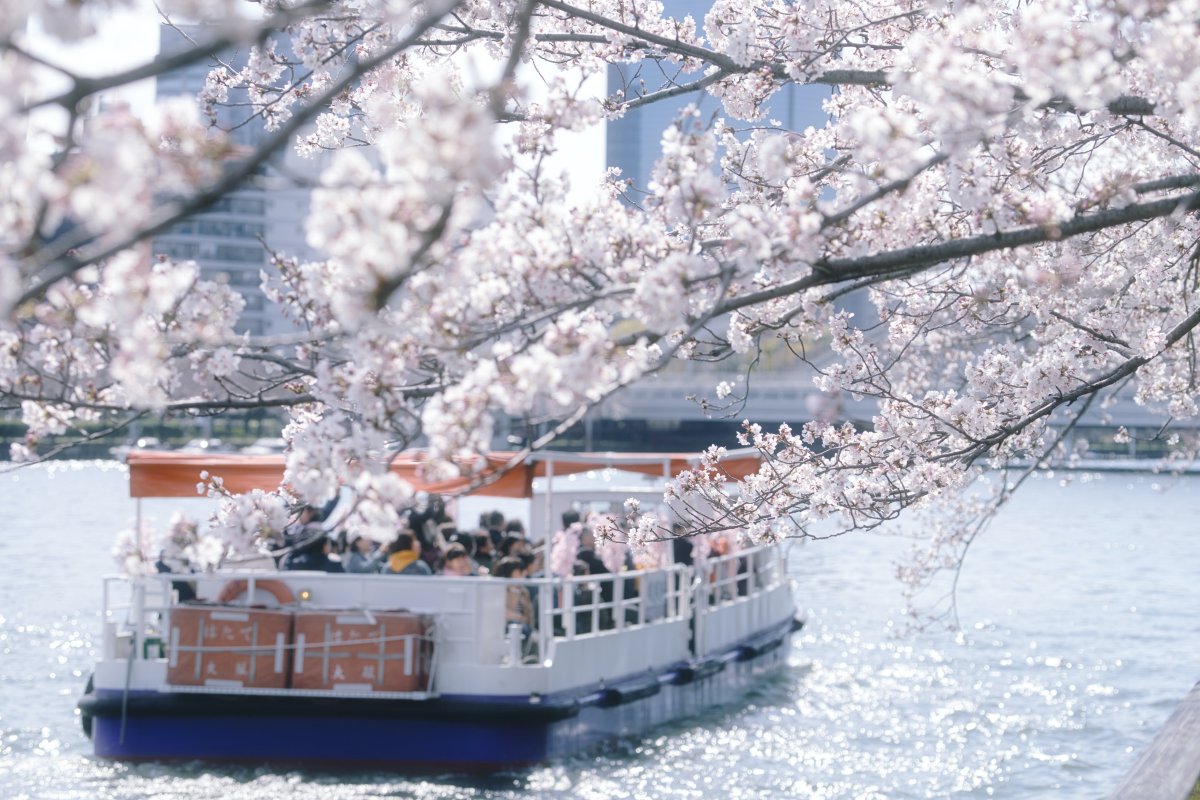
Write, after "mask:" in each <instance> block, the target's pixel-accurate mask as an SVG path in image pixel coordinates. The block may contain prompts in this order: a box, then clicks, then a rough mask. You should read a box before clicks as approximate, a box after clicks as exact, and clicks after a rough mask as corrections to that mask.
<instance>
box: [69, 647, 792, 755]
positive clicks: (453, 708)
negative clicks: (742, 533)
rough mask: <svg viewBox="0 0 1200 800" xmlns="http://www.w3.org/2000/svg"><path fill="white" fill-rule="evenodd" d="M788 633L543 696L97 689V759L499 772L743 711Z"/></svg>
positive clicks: (776, 665)
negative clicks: (719, 712)
mask: <svg viewBox="0 0 1200 800" xmlns="http://www.w3.org/2000/svg"><path fill="white" fill-rule="evenodd" d="M793 627H794V626H793V625H791V624H788V625H785V626H782V627H780V628H778V629H776V630H773V631H769V632H767V633H765V634H760V635H759V636H757V637H755V638H754V639H753V640H748V641H747V642H744V643H742V644H740V645H738V646H736V647H733V648H730V649H729V650H727V651H725V652H723V653H721V654H720V655H717V656H714V657H710V658H707V659H704V660H703V661H699V662H687V663H681V664H676V665H673V666H672V667H670V668H669V669H665V670H663V671H661V672H658V673H655V674H647V675H639V676H633V677H629V678H627V679H625V680H623V681H618V682H616V683H613V684H611V685H603V686H590V687H583V688H580V689H579V690H577V691H574V692H566V693H561V694H559V695H555V696H548V697H526V698H505V697H494V696H482V695H480V696H459V697H439V698H434V699H429V700H387V699H370V698H365V699H364V698H353V699H351V698H345V699H343V698H329V697H296V696H279V695H266V696H259V695H255V696H246V695H211V694H209V695H206V694H183V693H171V692H140V693H130V694H128V695H125V694H124V693H122V692H114V691H107V692H92V693H90V694H88V695H86V696H85V697H84V698H83V699H82V700H81V701H80V708H81V711H82V713H83V714H84V715H85V717H87V718H88V719H89V721H90V723H91V728H92V737H93V740H94V747H95V753H96V755H97V756H100V757H104V758H112V759H118V760H127V761H140V760H153V761H192V760H200V761H218V762H237V763H252V764H270V765H276V766H303V767H320V768H337V769H362V768H385V769H398V770H403V771H405V772H494V771H498V770H503V769H511V768H519V767H522V766H529V765H532V764H536V763H538V762H542V761H545V760H547V759H552V758H558V757H563V756H568V755H572V754H575V753H580V752H584V751H587V750H590V749H593V748H595V747H597V746H599V745H601V744H603V743H604V742H606V741H611V740H612V739H614V738H618V737H625V736H636V735H639V734H642V733H644V732H646V731H648V730H650V729H651V728H653V727H655V726H657V725H661V724H663V723H665V722H670V721H674V720H680V719H686V718H688V717H691V716H695V715H697V714H700V713H702V712H704V711H707V710H710V709H712V708H714V707H719V706H721V705H723V704H726V703H732V702H736V701H737V700H738V699H740V698H741V697H742V696H743V695H744V694H745V692H746V691H747V690H749V689H750V688H752V687H753V686H754V685H755V684H757V683H759V682H761V681H762V679H763V678H764V677H766V676H768V675H770V674H772V673H775V672H778V671H780V670H781V669H782V668H783V667H784V666H785V664H786V654H787V653H788V652H789V650H790V647H789V644H790V639H791V634H792V630H793Z"/></svg>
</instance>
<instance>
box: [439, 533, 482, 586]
mask: <svg viewBox="0 0 1200 800" xmlns="http://www.w3.org/2000/svg"><path fill="white" fill-rule="evenodd" d="M473 567H474V565H473V564H472V563H471V557H470V556H469V555H468V554H467V548H465V547H463V546H462V545H461V544H459V543H458V542H455V543H454V544H452V545H450V546H449V547H447V548H446V555H445V557H444V559H443V561H442V568H441V570H440V571H439V572H438V574H439V575H447V576H449V577H452V578H466V577H469V576H471V575H474V574H475V570H474V569H473Z"/></svg>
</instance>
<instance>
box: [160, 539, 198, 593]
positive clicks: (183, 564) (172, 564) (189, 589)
mask: <svg viewBox="0 0 1200 800" xmlns="http://www.w3.org/2000/svg"><path fill="white" fill-rule="evenodd" d="M154 569H155V571H156V572H158V573H159V574H160V575H171V574H179V573H190V572H194V571H195V570H193V569H192V568H191V565H189V564H188V562H187V560H186V559H183V558H180V559H168V558H167V555H166V553H165V552H164V551H159V554H158V560H157V561H155V562H154ZM171 588H172V589H174V590H175V592H176V597H177V598H178V600H179V602H180V603H190V602H191V601H193V600H195V599H196V584H194V583H192V582H191V581H171Z"/></svg>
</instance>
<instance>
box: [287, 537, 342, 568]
mask: <svg viewBox="0 0 1200 800" xmlns="http://www.w3.org/2000/svg"><path fill="white" fill-rule="evenodd" d="M331 548H332V543H331V542H330V541H329V537H328V536H325V535H323V534H322V535H320V536H318V537H316V538H315V539H310V540H309V541H307V542H301V543H300V544H299V545H297V546H296V547H295V548H293V549H292V552H290V553H288V554H287V556H285V557H284V559H283V564H282V567H283V569H287V570H308V571H311V572H345V570H344V569H342V565H341V564H340V563H339V562H337V561H334V560H333V559H332V558H330V557H329V551H330V549H331Z"/></svg>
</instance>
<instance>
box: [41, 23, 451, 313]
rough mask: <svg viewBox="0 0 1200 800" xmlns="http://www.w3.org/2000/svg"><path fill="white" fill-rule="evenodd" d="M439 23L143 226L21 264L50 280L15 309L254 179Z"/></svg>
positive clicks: (371, 62) (370, 62)
mask: <svg viewBox="0 0 1200 800" xmlns="http://www.w3.org/2000/svg"><path fill="white" fill-rule="evenodd" d="M461 2H462V0H457V2H455V3H454V4H452V5H451V6H450V8H448V9H446V11H444V12H443V16H444V15H445V14H448V13H449V12H450V11H451V10H452V9H453V8H454V7H455V6H457V5H458V4H459V3H461ZM440 18H441V17H440V16H434V15H431V16H429V17H427V18H425V19H422V20H421V21H420V22H418V23H416V24H415V26H414V27H413V30H412V31H410V32H409V34H408V35H407V36H405V37H403V38H401V39H399V40H398V41H397V42H396V43H394V44H393V45H392V46H390V47H388V48H385V49H384V50H383V51H382V52H380V53H378V54H377V55H375V56H372V57H371V58H366V59H363V60H361V61H359V62H356V63H355V64H354V66H353V67H352V68H351V69H349V70H347V73H346V74H345V75H344V76H343V77H341V78H340V79H339V80H336V81H334V82H333V83H332V84H331V85H330V87H329V88H328V89H326V90H325V91H324V92H322V93H321V95H320V96H318V97H316V98H314V99H313V101H312V102H311V103H310V104H309V105H307V106H304V107H302V108H301V109H300V110H298V111H297V112H296V113H295V114H294V115H293V116H292V117H291V118H290V119H289V120H288V121H287V122H285V123H283V124H282V125H281V126H280V127H279V129H278V130H276V131H275V133H274V134H273V135H271V136H270V137H269V138H268V139H267V140H266V141H265V142H263V144H261V145H259V146H258V147H257V148H256V149H255V151H254V153H253V154H251V155H250V157H249V158H247V159H245V160H243V161H239V162H237V164H235V165H233V166H232V167H231V168H230V169H229V170H228V171H227V172H226V173H225V175H224V177H222V178H221V179H220V180H219V181H217V182H215V183H213V184H211V185H210V186H208V187H205V188H204V189H202V190H200V191H199V192H197V193H195V194H193V195H192V196H191V197H190V198H188V199H187V200H184V201H180V202H176V203H171V204H167V205H166V206H165V207H164V208H163V209H162V210H160V211H158V212H157V213H155V214H152V215H151V216H150V218H149V219H148V220H146V221H145V222H144V223H142V224H141V225H140V226H139V227H138V229H137V230H135V231H133V232H132V233H129V234H127V235H125V236H122V237H119V238H118V240H117V241H115V242H112V243H108V244H100V245H98V246H95V247H92V248H87V247H84V246H83V241H81V239H82V237H83V236H85V235H86V234H81V235H80V237H68V238H70V241H66V242H63V243H62V244H60V245H58V246H57V247H53V248H48V249H49V252H47V253H45V254H43V255H41V257H39V258H36V259H30V260H27V261H26V262H24V263H23V264H22V271H24V272H26V273H28V274H32V275H37V274H40V273H41V272H43V271H48V272H49V273H50V274H48V275H45V276H43V277H42V278H40V279H38V280H35V282H34V283H33V284H32V285H31V286H29V287H28V288H26V289H25V290H24V291H23V292H22V293H21V295H20V297H19V300H18V303H25V302H29V301H30V300H33V299H35V298H38V297H40V296H41V295H42V294H43V293H44V292H45V291H46V290H47V289H48V288H49V287H51V286H53V285H54V284H55V283H57V282H58V281H60V280H62V279H63V278H65V277H67V276H69V275H72V274H74V273H75V272H76V271H78V270H80V269H82V268H83V267H85V266H88V265H89V264H94V263H96V262H98V261H103V260H105V259H107V258H111V257H112V256H114V255H116V254H117V253H120V252H122V251H123V250H126V249H128V248H129V247H130V246H132V245H133V244H135V243H137V242H140V241H142V240H143V239H146V238H148V237H150V236H153V235H155V234H157V233H160V232H162V231H164V230H166V229H167V228H168V227H170V226H171V225H173V224H174V223H175V222H178V221H179V220H181V219H183V218H185V217H188V216H191V215H192V214H194V213H196V212H197V211H200V210H202V209H204V208H206V207H207V206H209V205H211V204H212V203H214V202H216V201H217V200H218V199H220V198H221V197H224V196H225V195H226V194H228V193H229V192H231V191H232V190H233V189H234V188H236V187H237V186H240V185H241V184H242V183H243V182H244V181H245V180H246V179H247V178H249V177H250V176H251V175H253V174H254V172H255V170H257V169H258V168H259V167H260V166H262V165H263V164H265V163H266V162H267V160H268V159H269V158H271V156H273V155H274V154H275V153H276V152H277V151H278V150H279V149H281V148H282V147H284V146H285V145H286V144H287V143H288V142H289V141H291V138H292V137H293V136H294V135H296V134H297V133H298V132H299V131H300V129H301V128H302V127H303V126H304V125H306V124H308V122H309V121H310V120H311V119H312V118H313V117H315V116H316V115H317V114H318V113H320V112H322V111H323V110H324V107H325V106H326V105H327V104H328V103H330V102H331V101H332V100H334V99H335V98H336V97H337V96H338V95H340V94H341V93H342V92H343V91H345V90H346V89H347V88H349V87H350V86H352V85H354V83H355V82H357V81H358V79H359V78H361V77H362V76H363V75H365V74H367V73H368V72H370V71H371V70H372V69H374V68H375V67H378V66H379V65H381V64H384V63H387V62H388V61H390V60H391V59H393V58H395V57H396V56H397V55H398V54H400V53H402V52H404V51H405V50H407V49H409V48H410V47H412V46H414V45H415V44H416V43H417V42H418V41H420V38H421V37H422V36H423V35H424V34H425V33H426V32H427V31H428V30H429V29H430V28H431V27H433V25H435V24H436V23H437V20H438V19H440ZM77 248H79V249H80V250H81V251H82V252H80V253H78V254H72V252H71V251H72V250H75V249H77Z"/></svg>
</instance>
